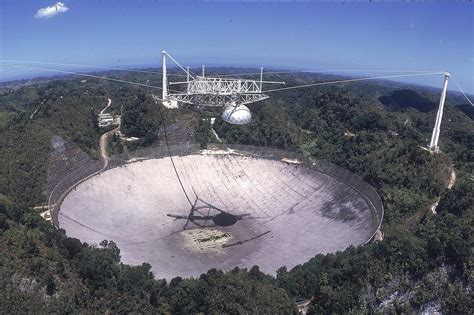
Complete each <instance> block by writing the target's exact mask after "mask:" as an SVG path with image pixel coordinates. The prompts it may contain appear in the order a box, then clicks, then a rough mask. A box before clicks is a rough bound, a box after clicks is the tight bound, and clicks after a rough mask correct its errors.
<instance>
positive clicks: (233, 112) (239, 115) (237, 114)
mask: <svg viewBox="0 0 474 315" xmlns="http://www.w3.org/2000/svg"><path fill="white" fill-rule="evenodd" d="M221 117H222V119H223V120H224V121H225V122H228V123H230V124H234V125H246V124H249V123H250V122H251V121H252V114H251V113H250V109H249V108H248V107H247V106H245V105H238V106H227V107H226V108H225V109H224V112H223V113H222V116H221Z"/></svg>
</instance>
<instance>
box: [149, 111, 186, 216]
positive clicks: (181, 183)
mask: <svg viewBox="0 0 474 315" xmlns="http://www.w3.org/2000/svg"><path fill="white" fill-rule="evenodd" d="M158 106H159V108H160V117H161V124H162V125H163V131H164V134H165V143H166V148H167V150H168V156H169V157H170V160H171V164H172V165H173V169H174V172H175V174H176V177H177V178H178V181H179V185H180V186H181V189H182V190H183V193H184V195H185V196H186V199H188V202H189V204H190V205H191V208H194V204H193V202H192V201H191V199H189V196H188V193H187V192H186V189H185V188H184V185H183V182H182V181H181V177H180V176H179V173H178V170H177V169H176V165H175V164H174V159H173V156H172V154H171V149H170V145H169V142H168V132H167V131H166V124H165V119H164V117H163V108H162V105H158Z"/></svg>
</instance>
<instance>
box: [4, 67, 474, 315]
mask: <svg viewBox="0 0 474 315" xmlns="http://www.w3.org/2000/svg"><path fill="white" fill-rule="evenodd" d="M127 76H129V75H127ZM127 76H126V77H127ZM127 78H128V77H127ZM128 79H130V78H128ZM291 80H293V81H291ZM291 80H290V82H289V84H296V82H297V81H298V82H313V80H318V77H313V76H310V75H301V76H295V77H292V79H291ZM154 84H156V83H154ZM357 87H360V89H359V90H357V91H354V90H351V88H346V87H344V88H342V87H332V88H321V89H316V88H314V89H306V90H299V91H292V92H285V93H283V92H280V93H276V94H275V95H274V97H273V98H272V99H269V100H266V101H264V102H262V103H261V104H255V105H252V106H251V109H252V113H253V123H252V124H250V125H248V126H232V125H229V124H226V123H224V122H223V121H222V120H221V119H219V118H217V119H216V122H215V124H214V129H215V130H216V132H217V133H218V135H219V137H220V138H221V139H222V140H223V141H227V142H229V143H231V142H232V143H235V142H237V143H244V144H252V145H264V146H274V147H279V148H284V149H291V150H299V151H301V152H303V153H304V154H308V155H311V156H313V157H316V158H318V159H325V160H328V161H330V162H332V163H335V164H338V165H340V166H343V167H345V168H347V169H349V170H351V171H352V172H354V173H357V174H359V175H360V176H362V177H364V178H365V180H367V181H368V182H369V183H371V184H372V185H373V186H374V187H375V188H376V189H377V190H378V192H379V193H380V195H381V197H382V199H383V203H384V206H385V208H386V212H385V213H386V219H385V221H384V231H385V236H386V237H385V239H384V240H383V241H380V242H375V243H371V244H369V245H366V246H361V247H350V248H348V249H346V250H344V251H342V252H338V253H334V254H328V255H318V256H316V257H314V258H313V259H311V260H310V261H308V262H306V263H304V264H302V265H300V266H297V267H295V268H294V269H292V270H286V268H285V267H282V268H280V269H279V270H278V272H277V276H276V277H271V276H268V275H264V274H263V273H261V272H260V271H259V270H258V267H253V268H251V269H250V270H245V269H244V270H242V269H234V270H232V271H229V272H222V271H217V270H210V271H209V272H208V273H206V274H204V275H202V276H200V277H199V278H197V279H181V278H179V277H177V278H175V279H173V280H172V281H170V282H169V283H166V281H164V280H159V278H160V275H153V274H152V273H151V272H150V265H148V264H147V263H146V262H144V264H143V265H140V266H127V265H124V264H122V263H121V262H120V251H119V249H118V248H117V246H116V245H115V244H114V243H113V242H109V241H104V242H103V243H101V244H100V245H98V246H90V245H88V244H85V243H81V242H80V241H79V240H77V239H73V238H69V237H67V236H66V235H65V233H64V231H62V230H56V229H54V228H53V227H52V226H51V225H50V224H49V223H47V222H45V221H44V220H43V219H42V218H41V217H39V215H38V213H37V212H36V211H34V210H32V207H33V206H35V205H38V204H39V203H42V202H44V201H45V200H46V196H44V194H43V190H44V187H45V183H46V172H47V165H48V155H49V150H50V139H51V137H52V136H53V135H55V134H56V135H60V136H61V137H62V138H64V139H66V140H67V141H71V142H74V143H76V144H77V145H79V146H80V147H81V148H82V149H83V150H84V151H86V152H88V153H89V154H91V155H92V156H96V155H97V143H98V139H99V136H100V134H101V130H99V129H98V128H97V127H96V114H97V113H98V112H99V111H100V110H101V109H102V108H103V107H105V105H106V100H107V98H108V97H110V98H112V99H113V103H112V106H111V107H112V108H111V109H110V110H112V111H115V112H116V113H119V112H120V109H121V108H122V110H123V117H122V118H123V121H122V124H123V128H124V129H123V131H124V133H126V134H127V135H129V136H137V137H140V138H142V139H146V140H147V142H146V143H144V144H143V145H148V144H152V143H154V142H156V141H158V140H159V138H160V137H161V138H162V123H161V119H160V116H159V111H158V110H157V107H156V106H155V104H154V102H153V100H152V98H151V94H150V91H147V90H145V89H142V88H135V87H133V88H132V87H128V86H122V85H117V84H112V83H109V82H102V81H98V80H87V82H85V83H82V82H80V81H79V80H56V81H50V82H46V83H41V82H40V83H37V84H35V85H31V86H26V87H20V88H17V89H7V90H3V91H2V93H1V95H0V104H1V105H0V113H7V114H2V116H1V117H2V120H1V124H0V133H1V135H2V137H0V150H1V155H0V165H2V166H1V168H0V252H1V253H2V255H0V312H1V313H27V312H55V313H58V312H61V313H73V312H86V313H89V312H91V313H92V312H143V313H178V314H188V313H198V312H203V313H215V314H220V313H295V312H296V309H295V304H294V302H295V301H298V300H302V299H309V298H312V302H311V306H310V312H311V313H362V312H366V313H367V312H368V313H372V312H387V311H390V310H391V311H394V312H399V313H401V312H405V313H411V312H419V311H422V310H427V309H430V307H431V309H435V310H443V311H444V312H446V313H453V314H469V313H470V311H471V310H472V309H474V301H473V298H472V296H471V294H469V292H470V291H471V290H472V283H471V281H472V253H471V250H472V247H473V241H472V236H473V235H472V234H473V228H472V227H473V226H474V225H473V205H474V200H473V196H474V193H473V192H474V187H473V183H474V180H473V178H474V174H473V172H472V170H473V169H474V165H473V161H474V158H473V154H474V153H473V152H474V139H473V135H474V132H473V131H474V125H473V122H472V120H471V119H470V118H469V117H468V116H466V115H465V114H464V113H463V112H462V111H460V110H459V109H458V108H457V107H454V106H453V107H450V106H448V107H447V108H446V112H445V116H444V120H443V129H442V134H441V149H442V151H443V153H441V154H437V155H432V154H429V153H428V152H427V151H425V150H423V149H422V148H420V145H424V144H426V143H427V142H428V138H429V134H430V132H431V128H432V124H433V121H434V116H435V114H436V113H435V112H434V111H427V112H424V111H425V110H424V107H423V108H418V109H417V108H413V107H417V104H418V103H417V102H415V103H413V104H405V103H403V98H402V99H397V100H395V101H394V102H395V103H394V104H398V105H397V106H396V108H395V107H390V108H387V107H385V106H384V105H383V104H382V103H380V101H379V97H381V96H382V95H387V96H389V97H391V98H397V93H392V92H393V91H394V90H396V89H399V87H397V88H396V89H395V88H392V89H391V88H387V87H386V86H385V87H383V88H380V87H378V86H377V85H374V84H370V85H369V84H367V85H362V84H358V85H357ZM408 94H410V95H413V93H412V92H408ZM418 94H419V95H418V96H419V97H421V98H422V100H421V102H422V103H423V102H429V101H433V100H432V99H429V100H428V99H423V98H424V97H426V95H427V94H429V93H428V92H426V91H422V92H419V93H418ZM418 96H417V97H416V99H418ZM448 101H449V99H448ZM404 104H405V105H407V106H404ZM122 106H123V107H122ZM419 109H422V110H421V111H420V110H419ZM164 112H165V121H166V123H167V125H168V126H169V125H171V124H172V123H173V121H175V120H176V117H173V116H174V115H176V113H178V114H180V115H183V116H182V117H187V120H189V121H192V124H191V123H190V124H189V125H190V126H194V127H195V128H196V133H195V134H196V141H197V142H199V143H200V144H201V145H202V146H205V145H206V144H207V143H208V142H215V141H216V139H215V137H214V136H213V133H212V132H211V130H210V128H211V125H210V123H209V121H208V120H203V118H206V117H207V116H202V115H201V114H199V113H196V112H193V111H189V110H180V111H178V112H171V111H164ZM114 141H115V142H117V141H119V139H115V140H114ZM452 166H454V169H455V170H456V174H457V180H456V183H455V185H454V186H453V188H452V189H451V190H447V189H446V185H447V182H448V181H449V178H450V174H451V169H452ZM439 196H441V199H440V201H439V204H438V207H437V209H436V211H437V213H438V214H437V215H433V214H432V213H431V212H430V211H429V208H430V206H431V205H432V204H433V203H434V202H435V201H436V200H437V198H438V197H439ZM158 254H159V253H158Z"/></svg>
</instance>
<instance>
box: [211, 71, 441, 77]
mask: <svg viewBox="0 0 474 315" xmlns="http://www.w3.org/2000/svg"><path fill="white" fill-rule="evenodd" d="M326 72H396V73H401V72H405V73H426V72H438V71H434V70H433V71H428V70H395V69H389V70H380V69H376V70H367V69H362V70H356V69H347V70H341V69H337V70H287V71H267V72H264V73H263V74H292V73H311V74H318V73H326ZM439 72H441V71H439ZM247 75H260V72H246V73H229V74H220V75H216V76H217V77H231V76H247Z"/></svg>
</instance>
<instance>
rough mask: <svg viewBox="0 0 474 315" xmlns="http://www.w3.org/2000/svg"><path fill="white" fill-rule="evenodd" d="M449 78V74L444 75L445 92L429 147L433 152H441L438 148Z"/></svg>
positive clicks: (442, 95) (440, 102)
mask: <svg viewBox="0 0 474 315" xmlns="http://www.w3.org/2000/svg"><path fill="white" fill-rule="evenodd" d="M449 77H450V74H449V72H446V73H445V74H444V85H443V92H442V93H441V98H440V100H439V107H438V113H437V114H436V122H435V125H434V128H433V133H432V134H431V142H430V145H429V147H428V149H429V150H430V151H431V152H439V147H438V139H439V130H440V127H441V120H442V119H443V109H444V101H445V99H446V90H447V88H448V80H449Z"/></svg>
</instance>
